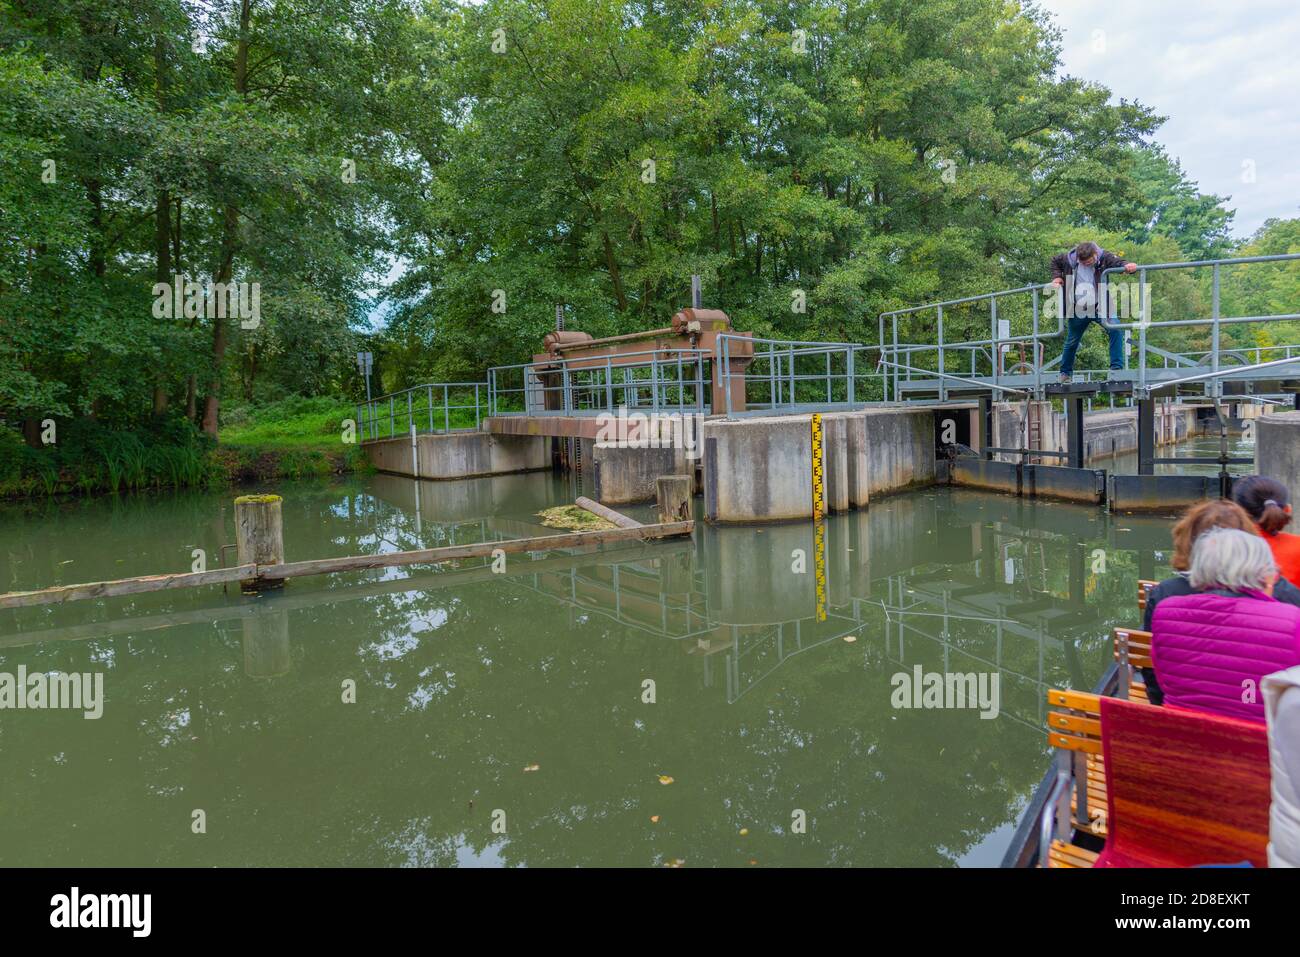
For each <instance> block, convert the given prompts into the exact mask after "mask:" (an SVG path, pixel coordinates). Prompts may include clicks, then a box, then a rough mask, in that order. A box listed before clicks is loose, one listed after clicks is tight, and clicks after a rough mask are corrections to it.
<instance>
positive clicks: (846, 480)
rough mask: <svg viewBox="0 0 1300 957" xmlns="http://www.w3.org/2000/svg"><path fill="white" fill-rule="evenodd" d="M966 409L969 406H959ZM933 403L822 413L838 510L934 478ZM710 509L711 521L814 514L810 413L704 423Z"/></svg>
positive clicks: (830, 494)
mask: <svg viewBox="0 0 1300 957" xmlns="http://www.w3.org/2000/svg"><path fill="white" fill-rule="evenodd" d="M959 413H960V414H964V413H965V410H959ZM935 416H936V411H935V410H934V409H927V408H907V409H863V410H859V411H855V412H834V413H828V414H826V415H824V416H823V417H822V434H823V455H824V463H823V467H824V474H825V478H826V500H827V505H828V506H829V507H830V509H831V511H845V510H846V509H848V508H850V507H855V506H856V507H859V508H860V507H863V506H865V505H866V504H867V503H868V501H870V499H871V497H872V496H873V495H878V494H884V493H887V492H894V491H899V490H901V489H905V488H909V487H912V486H916V485H926V484H929V483H931V482H933V481H934V480H935ZM703 436H704V513H705V517H706V518H707V519H708V520H709V521H710V522H720V523H728V522H733V523H735V522H780V521H791V520H797V519H806V518H811V517H812V495H811V481H812V478H811V477H812V426H811V416H808V415H788V416H770V417H762V418H749V419H736V420H730V421H729V420H725V419H718V420H712V421H708V422H705V423H704V429H703Z"/></svg>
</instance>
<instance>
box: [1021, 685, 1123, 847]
mask: <svg viewBox="0 0 1300 957" xmlns="http://www.w3.org/2000/svg"><path fill="white" fill-rule="evenodd" d="M1047 706H1048V712H1047V740H1048V743H1049V744H1051V745H1052V746H1053V747H1054V748H1056V749H1057V751H1056V762H1055V763H1056V780H1055V782H1054V783H1053V787H1052V795H1051V797H1050V798H1049V800H1048V803H1047V807H1045V808H1044V810H1043V818H1042V820H1041V821H1040V828H1041V830H1040V834H1039V845H1038V846H1039V848H1040V849H1041V848H1047V849H1048V855H1047V857H1046V858H1043V857H1042V854H1041V851H1040V864H1041V865H1042V866H1046V867H1091V866H1092V862H1093V861H1095V860H1096V858H1097V853H1096V852H1095V851H1090V850H1087V849H1086V848H1083V847H1079V846H1077V845H1075V843H1074V832H1075V831H1076V830H1077V831H1081V832H1083V833H1087V834H1092V835H1094V836H1096V837H1105V836H1106V771H1105V767H1104V765H1103V761H1102V755H1101V699H1100V697H1098V696H1097V695H1095V694H1088V693H1086V692H1083V691H1062V690H1060V689H1058V688H1052V689H1051V690H1049V691H1048V692H1047ZM1080 808H1083V809H1084V810H1083V813H1080V810H1079V809H1080Z"/></svg>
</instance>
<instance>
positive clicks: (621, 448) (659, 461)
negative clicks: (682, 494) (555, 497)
mask: <svg viewBox="0 0 1300 957" xmlns="http://www.w3.org/2000/svg"><path fill="white" fill-rule="evenodd" d="M591 456H592V461H593V462H594V463H595V481H596V501H598V502H600V503H601V504H602V505H633V504H636V503H639V502H653V501H654V500H655V495H656V492H655V479H657V478H658V477H659V476H661V475H694V474H695V460H694V459H692V458H690V457H689V456H688V454H687V451H686V450H685V449H679V448H672V447H667V448H638V447H634V446H628V445H622V444H619V443H616V442H597V443H595V446H594V447H593V449H592V453H591Z"/></svg>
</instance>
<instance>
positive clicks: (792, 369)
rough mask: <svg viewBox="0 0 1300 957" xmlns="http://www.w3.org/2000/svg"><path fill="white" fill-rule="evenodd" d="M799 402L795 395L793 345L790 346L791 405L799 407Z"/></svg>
mask: <svg viewBox="0 0 1300 957" xmlns="http://www.w3.org/2000/svg"><path fill="white" fill-rule="evenodd" d="M798 401H799V400H798V398H797V396H796V395H795V384H794V346H793V345H791V346H790V405H791V406H794V405H797V404H798Z"/></svg>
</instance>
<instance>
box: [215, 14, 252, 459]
mask: <svg viewBox="0 0 1300 957" xmlns="http://www.w3.org/2000/svg"><path fill="white" fill-rule="evenodd" d="M251 20H252V0H240V4H239V42H238V45H237V46H236V47H235V65H234V72H235V94H236V95H237V96H238V97H239V98H240V99H241V100H242V99H244V97H245V95H246V94H247V93H248V39H249V25H250V21H251ZM238 244H239V207H238V206H237V205H236V204H235V203H233V202H227V203H226V204H225V215H224V217H223V222H222V229H221V262H220V265H219V266H218V267H217V272H216V275H215V276H214V277H213V281H214V282H217V283H229V282H230V280H231V277H232V276H233V275H234V271H235V251H236V249H237V247H238ZM228 321H229V319H228V318H227V319H225V320H223V319H221V318H220V317H213V320H212V371H211V378H210V379H209V380H208V387H207V394H206V395H205V396H204V397H203V431H204V432H206V433H207V434H208V435H210V436H212V437H213V438H214V439H215V438H216V437H217V423H218V417H219V415H220V412H221V372H222V369H221V367H222V364H223V363H224V362H225V358H226V323H227V322H228Z"/></svg>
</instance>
